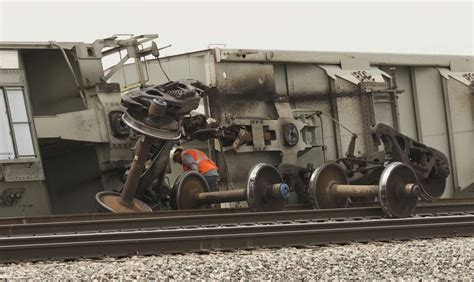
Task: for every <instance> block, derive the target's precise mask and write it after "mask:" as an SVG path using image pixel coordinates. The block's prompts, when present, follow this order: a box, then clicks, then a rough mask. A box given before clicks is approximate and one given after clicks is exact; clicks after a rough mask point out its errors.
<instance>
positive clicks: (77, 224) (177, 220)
mask: <svg viewBox="0 0 474 282" xmlns="http://www.w3.org/2000/svg"><path fill="white" fill-rule="evenodd" d="M454 212H456V213H460V214H462V213H469V212H474V203H457V204H444V203H443V204H431V205H424V206H420V207H418V209H417V214H418V215H426V214H440V213H454ZM104 215H105V214H104ZM383 216H384V213H383V211H382V209H381V208H380V207H364V208H347V209H326V210H308V209H307V210H292V211H278V212H259V213H251V212H240V213H229V214H225V213H224V214H203V215H191V216H190V215H185V216H168V217H164V216H159V217H138V218H131V217H129V214H127V215H125V217H123V218H113V219H109V218H108V217H107V216H105V217H104V219H102V220H98V219H96V220H92V221H89V220H81V221H63V222H40V223H26V224H25V223H23V224H3V225H0V236H17V235H27V234H36V235H38V234H54V233H65V232H92V231H109V230H125V229H147V228H165V227H167V228H169V227H183V226H204V225H224V224H235V223H240V224H245V223H247V224H251V223H258V222H274V221H278V222H285V221H295V220H329V219H339V220H343V219H346V218H352V219H362V218H380V217H383Z"/></svg>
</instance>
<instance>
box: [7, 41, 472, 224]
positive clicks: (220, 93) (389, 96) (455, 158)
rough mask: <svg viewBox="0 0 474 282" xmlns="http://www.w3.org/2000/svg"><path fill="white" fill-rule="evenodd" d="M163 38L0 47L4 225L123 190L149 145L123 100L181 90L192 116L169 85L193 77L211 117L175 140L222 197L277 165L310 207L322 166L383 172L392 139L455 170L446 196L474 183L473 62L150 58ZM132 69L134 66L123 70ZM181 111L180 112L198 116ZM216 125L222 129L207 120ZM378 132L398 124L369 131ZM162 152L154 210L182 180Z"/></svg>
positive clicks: (193, 122)
mask: <svg viewBox="0 0 474 282" xmlns="http://www.w3.org/2000/svg"><path fill="white" fill-rule="evenodd" d="M154 38H156V36H155V35H144V36H137V37H133V38H127V39H120V38H117V37H111V38H106V39H100V40H96V41H95V42H93V43H81V42H69V43H67V42H66V43H56V42H36V43H35V42H33V43H2V44H0V55H1V57H0V58H1V59H2V61H1V64H0V74H1V75H0V91H1V92H0V94H1V96H0V98H1V99H0V110H1V111H0V126H1V128H0V129H1V130H2V135H1V136H0V167H1V169H0V212H1V213H0V214H1V216H18V215H40V214H48V213H79V212H93V211H97V203H96V195H97V193H100V192H102V191H104V190H105V191H120V190H121V188H122V187H123V186H124V184H123V180H124V179H129V177H127V173H126V172H127V171H129V170H130V163H131V162H132V160H134V159H135V158H134V157H133V152H132V151H135V154H137V149H136V144H137V143H138V142H139V141H140V140H141V138H142V137H140V135H141V134H140V132H139V131H137V130H135V129H134V131H132V130H130V128H129V127H128V126H127V124H124V120H123V117H124V113H125V112H126V111H127V109H126V107H124V97H128V98H127V99H128V102H129V103H128V105H132V104H134V101H133V99H136V98H138V99H140V96H141V97H144V96H146V91H149V90H150V91H152V92H156V93H158V92H160V91H161V94H160V95H162V94H163V93H164V94H166V93H168V94H173V95H175V94H177V93H181V94H183V93H184V95H185V96H189V97H188V98H191V100H192V101H194V102H192V103H190V104H189V105H191V104H192V106H193V107H194V106H197V105H196V104H195V100H196V98H197V97H198V96H200V95H198V94H196V93H197V92H199V93H201V92H202V91H201V90H199V91H197V92H196V91H192V93H191V92H190V91H184V92H183V91H181V90H182V89H180V87H188V88H189V89H192V87H191V86H190V85H191V84H189V83H187V82H185V81H183V82H176V83H175V82H173V83H171V84H164V83H166V82H167V81H168V78H170V79H172V80H179V79H183V78H193V79H195V80H198V81H200V83H197V84H196V85H201V83H202V86H203V88H205V92H206V94H205V95H202V99H201V112H203V113H204V114H205V116H203V115H199V114H196V113H194V114H193V115H191V116H186V117H184V115H182V114H181V111H179V110H178V111H177V110H176V109H173V110H172V111H168V113H169V114H170V115H171V117H172V119H173V120H174V121H175V124H179V123H180V122H181V118H183V121H187V122H183V124H182V125H183V128H184V129H185V132H181V133H180V134H182V137H183V138H181V142H183V143H184V145H185V146H188V147H192V148H200V149H202V150H205V151H206V152H207V153H208V154H209V155H210V156H211V157H212V158H213V159H214V160H216V162H217V163H218V165H219V167H220V169H221V183H220V189H221V190H226V189H229V190H230V189H239V188H245V187H253V186H255V185H253V186H252V185H250V184H251V183H250V184H249V182H250V180H252V179H253V180H255V175H253V176H252V175H251V177H250V180H249V177H248V173H249V171H250V170H251V168H252V167H254V165H255V164H257V163H265V164H268V165H271V166H274V167H278V170H279V173H281V174H282V175H283V176H284V177H285V182H287V183H288V184H290V187H291V188H292V189H295V191H296V192H297V193H296V194H292V195H293V196H292V197H293V199H290V201H293V202H294V201H296V200H302V199H303V198H304V197H302V196H304V192H305V191H306V190H307V187H308V185H310V183H308V182H309V181H310V178H311V176H312V175H317V173H315V172H316V171H317V170H315V169H316V168H322V167H323V168H324V167H325V168H331V167H334V166H330V165H329V166H322V165H323V163H325V162H326V161H333V160H345V161H349V162H348V164H349V165H352V164H353V163H352V161H354V162H360V161H361V160H362V163H364V164H368V163H370V162H375V163H376V164H377V165H378V166H379V168H381V166H382V161H384V160H385V157H386V156H384V152H381V151H380V149H382V147H384V148H385V149H386V148H387V146H386V144H385V143H386V142H388V143H387V144H398V146H399V147H400V144H401V142H402V141H401V140H403V142H404V144H406V145H407V146H403V147H404V148H399V150H402V149H408V148H414V149H415V151H416V152H428V153H429V154H431V155H438V156H437V157H436V158H432V159H433V160H441V163H443V164H444V163H446V164H447V165H446V167H447V166H449V170H450V171H445V170H444V169H443V168H444V166H443V165H435V164H430V165H429V166H428V167H430V168H433V167H436V168H437V169H436V171H435V173H434V174H435V176H436V175H438V174H441V175H446V176H447V175H449V177H448V179H447V182H446V187H447V189H445V185H444V181H445V180H446V179H445V178H444V177H440V178H435V179H441V183H435V186H436V187H441V191H442V192H443V191H444V195H443V196H450V195H451V194H452V193H453V191H454V190H455V189H466V188H468V187H472V185H473V184H472V183H473V175H474V173H473V155H472V154H470V151H469V146H470V144H471V143H472V141H474V140H473V120H472V119H473V113H472V107H473V95H472V81H473V68H472V60H473V59H472V58H471V57H455V56H422V55H381V54H341V53H319V52H288V51H261V50H260V51H259V50H228V49H212V50H204V51H199V52H194V53H188V54H182V55H177V56H172V57H167V58H162V59H160V61H158V60H156V59H155V60H144V59H143V58H144V57H145V56H149V55H150V54H152V55H154V56H158V55H159V50H158V48H157V47H156V45H154V46H153V45H152V46H151V47H143V46H142V44H143V43H145V42H147V41H150V40H152V39H154ZM118 52H120V53H121V55H122V57H121V58H120V59H119V62H118V64H116V65H115V66H114V67H112V68H111V69H109V70H106V71H105V72H104V69H103V65H102V59H103V58H104V57H106V56H108V55H110V54H116V53H118ZM129 59H130V60H134V61H135V63H134V64H132V65H126V64H125V63H126V62H127V61H128V60H129ZM160 62H161V67H160ZM162 69H163V70H162ZM165 74H166V75H165ZM166 76H168V78H167V77H166ZM114 82H119V83H120V85H119V84H117V83H114ZM156 84H158V86H156V87H155V86H151V85H156ZM160 85H161V86H160ZM133 89H139V90H136V91H135V92H129V90H133ZM166 89H168V90H169V92H167V91H168V90H166ZM133 93H135V94H136V95H135V94H133ZM190 93H191V94H192V95H189V94H190ZM181 94H178V95H181ZM173 95H168V98H167V99H168V100H167V101H168V102H172V101H173V99H174V98H172V97H171V96H173ZM156 98H158V97H156ZM127 99H126V100H127ZM175 102H176V101H175ZM182 102H183V105H182V106H183V107H184V108H185V109H186V110H183V113H185V112H187V110H189V109H190V108H189V109H188V107H187V105H186V103H187V102H185V101H184V100H183V101H182ZM178 104H179V103H177V104H175V106H176V105H178ZM142 106H143V105H142ZM145 112H146V109H145ZM178 112H179V113H180V114H179V117H178V116H177V115H176V114H177V113H178ZM125 117H126V115H125ZM168 117H170V116H168ZM209 117H211V118H213V119H214V120H213V121H206V122H204V120H205V119H207V118H209ZM128 122H130V120H128ZM378 123H383V124H386V125H388V126H390V127H384V126H379V127H377V128H374V127H373V125H375V124H378ZM199 126H204V127H202V128H199ZM391 127H393V128H395V129H396V130H399V131H401V132H402V133H403V134H405V136H402V135H400V134H398V133H397V132H396V131H392V129H391ZM375 129H377V130H378V131H377V130H375ZM374 130H375V131H374ZM178 132H180V130H177V131H175V132H173V134H175V133H176V134H177V133H178ZM383 132H388V135H387V136H391V137H392V139H393V138H394V139H395V141H393V140H392V141H390V140H388V139H387V140H385V141H384V142H382V141H383V140H382V138H380V136H379V137H377V135H380V134H383ZM216 134H217V135H218V136H216ZM219 134H220V135H219ZM374 137H375V138H374ZM410 137H411V138H410ZM165 141H166V142H163V140H161V141H159V142H156V143H155V144H153V146H154V147H153V146H152V149H151V150H150V152H147V153H149V157H151V159H150V163H148V164H146V168H147V172H146V173H143V174H142V175H141V176H140V181H139V185H138V186H139V187H135V188H138V193H137V194H136V196H137V197H138V198H139V199H141V200H143V201H146V202H147V203H148V204H149V205H150V206H152V207H153V209H160V208H169V207H166V205H165V206H162V205H160V203H159V201H160V199H162V198H163V196H165V198H167V199H168V200H171V202H172V201H173V199H170V197H169V196H170V195H167V194H166V195H163V194H160V193H161V192H163V191H165V192H166V193H168V192H169V191H170V189H168V188H169V187H171V186H173V183H174V182H175V179H176V178H177V176H178V175H180V174H181V173H182V171H181V168H178V167H176V166H173V169H172V172H171V173H168V171H167V169H166V166H167V165H166V164H167V163H168V161H169V159H168V153H169V152H168V150H169V149H170V147H171V145H172V143H173V142H175V141H176V140H174V139H173V140H172V141H170V140H165ZM188 141H190V142H188ZM390 142H392V143H390ZM382 143H383V144H384V146H382ZM423 143H424V144H426V145H428V146H430V147H432V148H428V147H426V146H425V145H424V144H423ZM388 147H390V146H388ZM134 148H135V149H134ZM436 149H437V150H439V151H440V153H439V154H438V153H436V152H438V151H437V150H436ZM443 153H444V154H443ZM158 155H159V156H160V157H159V158H158V157H157V156H158ZM444 155H445V156H447V158H446V160H444V157H443V156H444ZM156 160H158V161H156ZM405 161H406V162H414V163H420V164H421V163H422V161H423V159H422V158H420V159H418V157H417V158H415V159H413V160H410V159H407V160H405ZM342 164H344V163H342ZM268 165H259V166H258V167H257V168H258V169H260V170H259V171H260V172H262V171H265V169H267V168H268V169H267V171H268V173H269V174H270V175H267V176H268V178H272V177H273V176H274V175H273V176H272V173H273V174H275V170H273V169H271V166H268ZM344 165H346V164H344ZM150 168H153V169H156V173H155V172H154V171H153V169H150ZM393 168H395V167H393ZM439 168H441V169H439ZM361 169H364V168H363V167H362V168H361ZM348 171H351V169H348ZM166 173H168V174H166ZM426 173H430V171H428V172H426ZM426 173H425V174H426ZM165 174H166V175H165ZM375 175H376V176H377V178H378V177H379V176H380V173H376V174H375ZM264 176H265V175H264ZM295 176H296V177H295ZM365 176H367V175H365ZM369 176H370V175H369ZM372 176H373V175H372ZM278 177H279V176H278ZM278 177H277V178H278ZM145 178H146V179H145ZM263 178H264V179H265V178H266V177H263ZM429 179H431V178H429ZM145 180H146V181H145ZM351 180H352V182H353V183H354V178H352V176H351ZM363 180H364V181H361V183H363V184H370V183H372V184H374V183H375V182H376V180H374V179H363ZM277 182H278V181H277ZM313 182H314V181H313ZM412 182H417V181H415V180H413V179H412ZM166 183H168V184H166ZM356 184H357V183H356ZM282 187H286V186H285V185H280V186H278V187H276V188H282ZM413 187H414V186H412V188H413ZM162 188H164V190H163V189H162ZM269 191H270V190H269ZM270 192H272V193H273V192H274V190H271V191H270ZM276 192H278V191H276ZM298 192H299V194H298ZM301 192H303V193H301ZM242 195H243V194H242ZM296 195H298V197H295V196H296ZM132 196H133V195H132ZM439 196H441V195H439ZM303 200H304V199H303ZM98 202H99V203H100V201H98ZM280 204H281V201H280V202H279V204H278V207H281V205H280Z"/></svg>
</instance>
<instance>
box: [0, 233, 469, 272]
mask: <svg viewBox="0 0 474 282" xmlns="http://www.w3.org/2000/svg"><path fill="white" fill-rule="evenodd" d="M1 278H33V279H47V278H49V279H51V278H56V279H65V278H75V279H114V278H115V279H175V280H182V279H259V280H260V279H334V278H338V279H381V278H402V279H421V278H424V279H449V280H454V279H455V280H458V279H463V280H471V281H472V280H473V279H474V238H473V237H467V238H447V239H431V240H412V241H401V242H374V243H367V244H361V243H355V244H348V245H330V246H321V247H318V246H314V247H307V248H281V249H260V250H251V251H233V252H211V253H209V254H197V253H190V254H185V255H159V256H135V257H129V258H120V259H114V258H105V259H101V260H89V259H88V260H75V261H67V262H64V261H47V262H37V263H20V264H4V265H1V264H0V279H1Z"/></svg>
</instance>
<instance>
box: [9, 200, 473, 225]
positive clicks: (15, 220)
mask: <svg viewBox="0 0 474 282" xmlns="http://www.w3.org/2000/svg"><path fill="white" fill-rule="evenodd" d="M451 204H474V198H445V199H440V200H437V201H435V202H432V203H429V202H426V203H425V202H421V203H419V207H424V206H433V205H451ZM352 207H380V206H379V205H378V203H353V204H352ZM307 209H312V207H311V205H309V204H294V205H288V206H285V211H290V210H291V211H292V210H307ZM248 211H249V210H248V208H222V209H219V208H215V209H193V210H164V211H154V212H143V213H118V214H117V213H85V214H64V215H47V216H25V217H4V218H0V225H6V224H27V223H43V222H44V223H46V222H63V221H68V222H69V221H92V220H105V219H124V218H151V217H171V216H186V215H206V214H212V215H215V214H232V213H242V212H248Z"/></svg>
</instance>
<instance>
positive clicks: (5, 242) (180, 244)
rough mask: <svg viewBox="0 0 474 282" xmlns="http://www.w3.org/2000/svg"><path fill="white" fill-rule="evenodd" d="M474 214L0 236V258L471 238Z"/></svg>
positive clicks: (75, 256)
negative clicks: (453, 237)
mask: <svg viewBox="0 0 474 282" xmlns="http://www.w3.org/2000/svg"><path fill="white" fill-rule="evenodd" d="M473 234H474V215H457V216H425V217H416V218H408V219H371V220H346V221H343V222H338V221H335V222H304V223H301V222H289V223H281V222H280V223H268V224H252V225H237V226H214V227H206V228H203V227H195V228H176V229H154V230H133V231H113V232H102V233H100V232H96V233H79V234H58V235H49V236H16V237H4V238H0V262H16V261H20V260H42V259H70V258H79V257H100V256H127V255H133V254H140V255H149V254H159V253H177V252H187V251H208V250H230V249H236V248H245V249H248V248H256V247H278V246H280V247H281V246H303V245H308V244H327V243H343V242H353V241H364V242H365V241H372V240H393V239H412V238H432V237H435V236H436V237H444V236H472V235H473Z"/></svg>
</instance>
